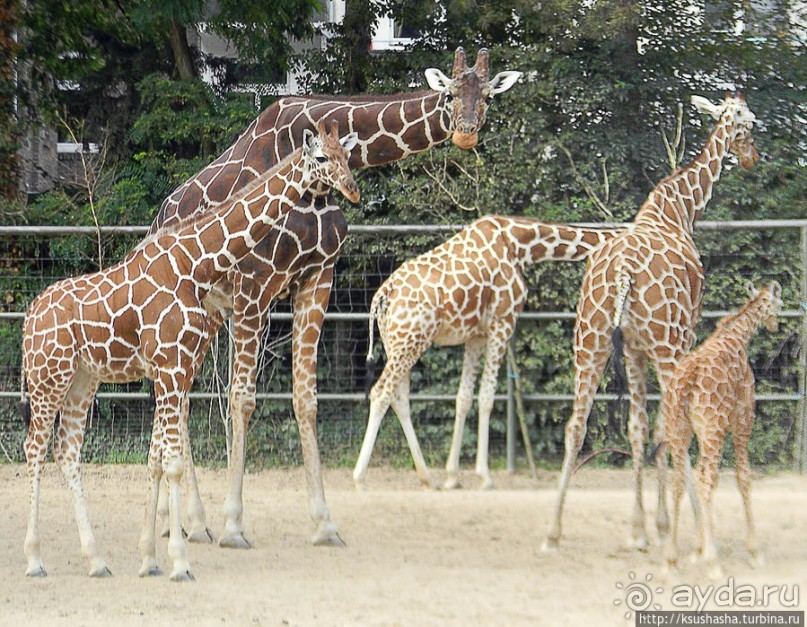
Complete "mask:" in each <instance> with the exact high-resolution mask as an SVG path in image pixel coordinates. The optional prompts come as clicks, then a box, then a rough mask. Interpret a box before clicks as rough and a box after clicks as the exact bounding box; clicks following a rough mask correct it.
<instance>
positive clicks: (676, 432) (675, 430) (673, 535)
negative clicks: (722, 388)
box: [664, 416, 692, 572]
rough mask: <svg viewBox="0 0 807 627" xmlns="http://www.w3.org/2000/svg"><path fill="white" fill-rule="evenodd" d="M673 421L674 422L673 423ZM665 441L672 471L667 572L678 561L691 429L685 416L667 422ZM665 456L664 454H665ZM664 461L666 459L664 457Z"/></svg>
mask: <svg viewBox="0 0 807 627" xmlns="http://www.w3.org/2000/svg"><path fill="white" fill-rule="evenodd" d="M673 422H675V424H673ZM668 428H669V431H668V434H669V435H668V436H666V437H667V438H668V439H667V442H668V443H669V447H670V454H671V456H672V458H673V473H672V482H671V483H672V485H671V488H672V505H673V516H672V526H671V528H670V530H669V535H668V536H667V540H666V546H665V550H664V557H665V563H666V570H667V571H668V572H669V571H670V570H672V568H673V567H675V565H676V564H677V563H678V529H679V523H680V516H681V499H682V497H683V495H684V484H685V481H686V466H687V462H688V460H689V452H688V449H689V442H690V441H691V440H692V429H691V427H690V425H689V421H688V419H687V417H686V416H681V417H680V421H679V419H678V418H676V419H675V420H674V421H673V420H671V421H670V424H668ZM665 457H666V455H665ZM665 462H666V459H665Z"/></svg>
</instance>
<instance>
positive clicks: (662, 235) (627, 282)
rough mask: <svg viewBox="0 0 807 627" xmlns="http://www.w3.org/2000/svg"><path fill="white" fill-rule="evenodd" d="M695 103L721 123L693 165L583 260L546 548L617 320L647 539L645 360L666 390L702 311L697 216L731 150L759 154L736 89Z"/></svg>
mask: <svg viewBox="0 0 807 627" xmlns="http://www.w3.org/2000/svg"><path fill="white" fill-rule="evenodd" d="M693 104H695V105H696V106H697V107H698V108H699V109H700V110H702V111H704V112H706V113H709V114H710V115H711V116H712V117H713V118H714V119H716V121H717V123H716V126H715V128H714V129H713V131H712V133H711V134H710V136H709V138H708V140H707V141H706V145H705V146H704V148H703V149H702V150H701V152H700V154H698V155H697V156H696V157H695V159H694V160H693V162H692V163H691V164H690V165H689V166H687V167H685V168H682V169H680V170H678V171H676V172H675V173H674V174H672V175H671V176H669V177H667V178H665V179H663V180H662V181H661V182H660V183H659V184H658V185H657V186H656V188H655V189H654V190H653V191H652V192H651V193H650V195H649V196H648V197H647V200H645V202H644V204H643V205H642V207H641V208H640V209H639V213H638V214H637V216H636V218H635V220H634V221H633V223H632V224H631V225H630V226H629V227H628V228H627V229H626V230H625V231H624V232H623V233H621V234H620V235H618V236H617V237H614V238H612V239H610V240H609V241H608V242H606V243H605V244H604V245H603V246H602V247H601V248H599V249H597V250H596V251H594V253H593V254H592V255H591V256H590V257H589V260H588V265H587V267H586V273H585V276H584V278H583V285H582V288H581V293H580V300H579V302H578V305H577V320H576V323H575V341H574V359H575V401H574V408H573V412H572V417H571V418H570V419H569V421H568V423H567V425H566V433H565V447H566V450H565V457H564V460H563V468H562V471H561V477H560V487H559V491H558V499H557V501H556V504H555V512H554V516H553V518H552V523H551V527H550V530H549V534H548V536H547V539H546V541H545V543H544V549H545V550H547V549H554V548H555V547H557V545H558V542H559V540H560V537H561V517H562V514H563V505H564V500H565V497H566V490H567V488H568V484H569V479H570V478H571V474H572V471H573V469H574V464H575V460H576V458H577V454H578V453H579V451H580V448H581V446H582V445H583V438H584V437H585V433H586V422H587V420H588V415H589V412H590V411H591V405H592V403H593V400H594V394H595V392H596V390H597V385H598V383H599V380H600V377H601V376H602V372H603V369H604V368H605V364H606V360H607V358H608V356H609V354H610V353H611V350H612V339H611V338H612V333H613V332H614V330H615V329H617V328H619V329H621V331H622V332H623V334H624V356H625V369H626V373H627V378H628V385H629V389H630V418H629V420H628V436H629V439H630V443H631V449H632V457H633V466H634V482H635V489H636V498H635V506H634V514H633V519H632V530H631V537H630V539H629V541H630V544H631V545H632V546H635V547H638V548H643V547H645V546H646V545H647V534H646V531H645V524H644V508H643V504H642V463H643V454H644V445H645V440H646V439H647V435H648V417H647V409H646V379H647V365H648V362H649V363H650V364H652V365H653V366H654V368H655V370H656V373H657V375H658V379H659V384H660V386H661V389H662V392H663V390H665V389H666V387H667V383H668V381H669V378H670V376H671V374H672V371H673V369H674V368H675V365H676V364H677V363H678V360H679V359H680V358H681V357H682V356H683V355H685V354H686V353H687V352H688V351H689V349H690V348H691V346H692V343H693V342H694V340H695V327H696V325H697V323H698V320H699V318H700V312H701V297H702V294H703V280H704V275H703V266H702V265H701V261H700V257H699V255H698V251H697V249H696V247H695V243H694V241H693V239H692V232H693V228H694V224H695V221H696V220H697V219H698V217H699V216H700V215H701V213H702V212H703V210H704V208H705V207H706V204H707V203H708V202H709V199H710V198H711V196H712V191H713V189H714V185H715V183H716V182H717V181H718V179H719V178H720V174H721V171H722V167H723V160H724V159H725V157H726V155H727V154H728V153H729V152H732V153H734V154H735V155H737V157H738V158H739V160H740V164H741V165H742V166H743V167H745V168H750V167H752V166H753V164H754V163H755V162H756V160H757V159H758V158H759V155H758V154H757V152H756V149H755V147H754V141H753V138H752V137H751V128H752V126H753V122H754V119H755V117H754V114H753V113H752V112H751V111H750V110H749V109H748V106H747V105H746V102H745V99H744V98H743V97H742V96H726V98H725V99H724V100H723V102H722V103H721V104H720V105H715V104H713V103H711V102H709V101H708V100H706V99H705V98H701V97H699V96H695V97H693ZM663 435H664V420H663V415H659V417H658V419H657V422H656V438H657V439H660V438H663ZM662 468H663V466H662ZM659 476H660V486H659V509H658V519H657V526H658V528H659V531H660V532H661V533H665V532H666V528H667V524H668V523H667V521H668V516H667V509H666V498H665V490H664V473H663V470H662V472H660V473H659Z"/></svg>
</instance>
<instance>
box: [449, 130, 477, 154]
mask: <svg viewBox="0 0 807 627" xmlns="http://www.w3.org/2000/svg"><path fill="white" fill-rule="evenodd" d="M451 141H452V143H453V144H454V145H455V146H456V147H457V148H459V149H461V150H470V149H471V148H473V147H474V146H476V144H477V143H478V142H479V133H476V132H474V133H463V132H461V131H454V134H453V135H452V136H451Z"/></svg>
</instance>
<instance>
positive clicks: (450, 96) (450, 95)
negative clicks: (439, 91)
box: [446, 91, 454, 102]
mask: <svg viewBox="0 0 807 627" xmlns="http://www.w3.org/2000/svg"><path fill="white" fill-rule="evenodd" d="M452 100H454V94H452V93H451V92H450V91H448V92H446V102H451V101H452Z"/></svg>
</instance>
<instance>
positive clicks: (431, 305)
mask: <svg viewBox="0 0 807 627" xmlns="http://www.w3.org/2000/svg"><path fill="white" fill-rule="evenodd" d="M620 232H621V229H618V228H585V227H580V226H573V225H568V224H552V223H549V222H541V221H540V220H534V219H530V218H522V217H516V216H486V217H484V218H479V219H478V220H475V221H474V222H473V223H471V224H469V225H468V226H467V227H465V228H464V229H463V230H462V231H460V232H459V233H457V234H456V235H454V236H453V237H452V238H450V239H449V240H448V241H446V242H444V243H443V244H440V245H439V246H437V247H436V248H434V249H433V250H430V251H428V252H426V253H423V254H422V255H420V256H418V257H415V258H414V259H410V260H409V261H406V262H405V263H403V264H402V265H401V266H400V267H399V268H398V269H397V270H396V271H395V272H393V273H392V275H390V277H389V278H388V279H387V280H386V281H384V283H383V284H382V285H381V287H379V288H378V291H377V292H376V294H375V296H374V297H373V302H372V305H371V306H370V328H369V335H370V350H369V353H368V360H369V359H371V358H372V352H373V321H374V319H377V320H378V331H379V335H380V336H381V340H382V342H383V344H384V350H385V351H386V353H387V363H386V365H385V366H384V372H382V373H381V376H380V377H379V379H378V381H377V382H376V384H375V385H374V386H373V389H372V391H371V392H370V416H369V418H368V419H367V431H366V432H365V434H364V442H363V443H362V447H361V452H360V454H359V458H358V460H357V461H356V468H355V469H354V471H353V480H354V481H355V482H356V486H357V487H361V486H362V484H363V481H364V476H365V473H366V472H367V465H368V464H369V462H370V456H371V455H372V452H373V446H374V445H375V440H376V437H377V435H378V428H379V426H380V425H381V419H382V418H383V417H384V414H385V413H386V412H387V409H388V408H389V406H390V404H392V408H393V410H394V411H395V415H396V416H398V421H399V422H400V423H401V427H402V428H403V431H404V434H405V435H406V440H407V442H408V444H409V450H410V452H411V453H412V459H413V460H414V462H415V469H416V470H417V474H418V478H419V479H420V482H421V483H422V484H423V485H425V486H427V487H432V482H431V479H430V477H429V471H428V469H427V468H426V462H425V460H424V459H423V454H422V453H421V451H420V445H419V444H418V440H417V436H416V435H415V431H414V428H413V427H412V419H411V416H410V412H409V372H410V370H411V369H412V366H414V365H415V363H416V362H417V361H418V359H420V356H421V355H422V354H423V353H424V352H425V351H426V349H427V348H429V346H431V345H432V344H437V345H438V346H456V345H458V344H464V345H465V356H464V359H463V364H462V375H461V376H460V385H459V390H458V391H457V401H456V413H455V418H454V437H453V438H452V440H451V451H450V453H449V455H448V461H447V462H446V471H447V474H448V478H447V479H446V482H445V487H446V488H454V487H457V486H458V485H459V461H460V448H461V447H462V436H463V433H464V429H465V418H466V416H467V415H468V412H469V411H470V409H471V402H472V401H473V388H474V379H475V378H476V372H477V370H478V369H479V364H480V362H481V361H482V357H483V355H484V362H483V364H484V365H483V367H482V375H481V379H480V383H479V437H478V439H477V449H476V474H477V475H478V476H479V477H480V479H481V480H482V488H489V487H491V486H492V485H493V484H492V481H491V479H490V472H489V470H488V425H489V423H490V413H491V411H492V409H493V396H494V393H495V391H496V375H497V374H498V372H499V364H500V363H501V360H502V357H503V356H504V352H505V350H506V349H507V342H508V341H509V340H510V336H512V334H513V331H514V330H515V327H516V318H517V316H518V314H519V313H520V312H521V310H522V309H523V308H524V304H525V303H526V302H527V285H526V284H525V282H524V276H523V275H524V271H525V270H526V268H527V267H528V266H531V265H533V264H535V263H539V262H542V261H550V260H566V261H576V260H580V259H585V258H586V257H587V256H588V255H589V254H590V253H591V251H592V250H594V249H596V248H597V247H598V246H601V245H602V243H603V242H605V241H607V240H608V239H610V238H612V237H614V236H616V235H617V234H618V233H620Z"/></svg>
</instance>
